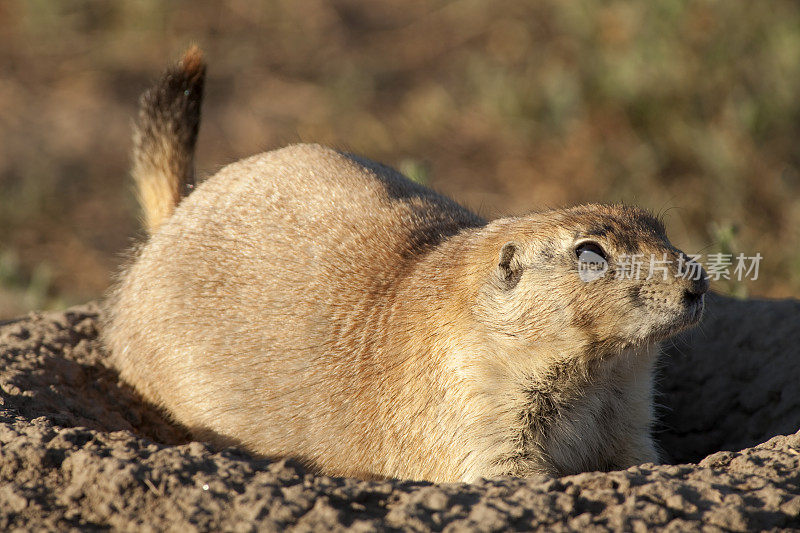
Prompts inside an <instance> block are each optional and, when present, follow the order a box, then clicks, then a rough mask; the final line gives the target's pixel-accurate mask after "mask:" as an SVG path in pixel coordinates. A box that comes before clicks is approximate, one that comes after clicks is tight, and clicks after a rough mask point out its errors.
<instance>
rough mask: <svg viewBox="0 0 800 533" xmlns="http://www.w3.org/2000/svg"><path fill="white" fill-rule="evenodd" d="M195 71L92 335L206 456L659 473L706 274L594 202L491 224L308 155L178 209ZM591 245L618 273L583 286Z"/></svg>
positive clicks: (147, 157)
mask: <svg viewBox="0 0 800 533" xmlns="http://www.w3.org/2000/svg"><path fill="white" fill-rule="evenodd" d="M203 72H204V65H203V62H202V59H201V57H200V55H199V51H197V50H190V51H189V52H188V53H187V55H186V56H185V57H184V59H183V61H182V62H181V63H180V64H179V65H178V67H176V68H173V69H172V70H170V71H168V73H167V74H166V75H165V76H164V77H163V78H162V79H161V81H160V82H159V83H158V84H157V85H156V86H155V87H153V88H152V89H151V90H150V91H149V92H148V93H146V94H145V96H144V97H143V99H142V111H141V113H140V116H139V122H138V125H137V128H136V134H135V138H136V143H135V151H134V165H133V168H134V178H135V181H136V183H137V185H138V190H139V194H140V198H141V199H142V205H143V209H144V219H145V222H146V226H147V228H148V231H149V233H150V235H149V239H148V240H147V242H146V243H144V244H143V245H142V246H141V247H140V249H139V250H138V252H137V256H136V258H135V260H134V261H133V262H132V264H131V265H130V266H129V267H128V268H127V269H126V270H125V272H124V273H123V274H122V275H121V276H120V279H119V282H118V284H117V286H116V287H115V289H114V291H113V294H112V295H111V296H110V298H109V300H108V303H107V319H106V320H107V322H106V324H105V326H104V328H103V335H104V340H105V343H106V346H107V347H108V349H109V350H110V352H111V354H112V360H113V361H114V363H115V365H116V366H117V367H118V369H119V371H120V374H121V376H122V378H123V379H124V380H126V381H128V382H129V383H131V384H132V385H133V386H134V387H136V388H137V389H138V390H139V391H140V392H141V393H142V394H143V396H144V397H145V398H147V399H148V400H150V401H152V402H154V403H155V404H157V405H160V406H161V407H162V408H163V409H164V410H165V411H166V412H167V413H169V415H170V416H172V417H173V418H174V419H175V420H176V421H178V422H180V423H182V424H183V425H185V426H187V427H188V428H189V429H190V430H191V431H192V433H193V434H194V435H195V436H196V437H197V438H200V439H204V440H207V441H210V442H212V443H215V444H218V445H223V446H224V445H236V446H240V447H243V448H245V449H247V450H249V451H251V452H252V453H254V454H257V455H261V456H267V457H282V456H291V457H294V458H297V459H299V460H301V461H303V462H305V463H306V464H307V465H309V467H311V468H313V469H314V470H316V471H318V472H320V473H324V474H328V475H337V476H357V477H362V478H385V477H397V478H405V479H416V480H430V481H435V482H449V481H472V480H475V479H478V478H480V477H492V476H499V475H515V476H526V475H533V474H538V473H543V474H548V475H565V474H571V473H577V472H581V471H588V470H609V469H620V468H627V467H629V466H631V465H635V464H639V463H643V462H656V461H657V460H658V454H657V452H656V449H655V447H654V444H653V441H652V439H651V436H650V425H651V420H652V410H653V408H652V384H651V374H652V367H653V363H654V360H655V358H656V356H657V350H658V341H660V340H662V339H664V338H666V337H668V336H670V335H672V334H674V333H676V332H677V331H679V330H681V329H683V328H685V327H688V326H691V325H693V324H694V323H696V322H697V320H699V317H700V315H701V313H702V309H703V295H704V293H705V292H706V290H707V289H708V282H707V281H706V279H705V274H704V273H702V276H700V279H696V280H692V279H685V278H682V277H678V276H677V275H676V274H677V270H676V269H677V268H678V267H677V264H678V261H679V259H680V260H683V259H685V256H684V255H683V253H682V252H681V251H679V250H678V249H676V248H675V247H673V246H672V245H671V244H670V242H669V240H668V239H667V237H666V235H665V231H664V227H663V225H662V224H661V222H660V221H659V220H657V219H656V218H654V217H653V216H651V215H650V214H648V213H647V212H645V211H643V210H641V209H638V208H636V207H631V206H625V205H598V204H592V205H582V206H578V207H572V208H566V209H557V210H552V211H545V212H538V213H533V214H530V215H528V216H524V217H510V218H502V219H499V220H493V221H490V222H487V221H485V220H483V219H482V218H481V217H479V216H477V215H476V214H474V213H472V212H470V211H469V210H467V209H465V208H463V207H461V206H460V205H458V204H457V203H455V202H453V201H452V200H450V199H448V198H445V197H443V196H441V195H439V194H437V193H435V192H433V191H431V190H429V189H427V188H426V187H423V186H422V185H419V184H417V183H414V182H412V181H410V180H408V179H407V178H405V177H404V176H402V175H401V174H399V173H398V172H396V171H395V170H393V169H391V168H389V167H387V166H384V165H381V164H378V163H375V162H372V161H369V160H367V159H363V158H361V157H357V156H354V155H351V154H347V153H343V152H339V151H336V150H332V149H329V148H325V147H322V146H318V145H308V144H301V145H294V146H289V147H286V148H283V149H279V150H275V151H272V152H268V153H263V154H260V155H255V156H253V157H250V158H247V159H244V160H241V161H239V162H236V163H233V164H231V165H228V166H226V167H225V168H223V169H222V170H221V171H219V172H218V173H217V174H216V175H214V176H213V177H211V178H209V179H208V180H206V181H205V182H203V183H202V184H200V185H199V186H198V187H197V188H196V189H195V190H194V191H193V192H191V194H189V195H188V196H186V197H185V198H183V199H182V200H181V197H182V196H183V195H184V193H185V192H186V191H187V190H188V188H189V187H188V185H189V184H190V183H191V179H192V175H193V172H192V170H191V160H192V153H193V150H194V139H195V136H196V131H197V123H198V119H199V104H200V98H201V87H202V79H203ZM173 209H174V213H173ZM587 251H589V252H592V253H593V254H595V255H597V256H601V257H603V258H604V259H607V261H608V271H607V272H606V274H605V275H604V276H601V277H599V278H598V279H594V280H592V281H583V279H582V277H581V276H580V275H579V268H578V266H579V260H578V258H579V256H580V255H581V254H583V253H585V252H587ZM632 254H643V256H645V257H650V254H654V255H655V257H657V258H659V259H662V258H665V259H667V260H671V263H670V265H669V267H668V274H669V275H664V276H661V275H658V276H652V277H650V278H649V279H646V278H647V276H646V275H642V276H636V277H634V276H630V277H625V276H617V275H615V273H619V266H618V265H617V263H618V262H619V260H620V259H621V258H622V257H623V256H626V255H632ZM645 274H646V272H645ZM665 274H666V272H665Z"/></svg>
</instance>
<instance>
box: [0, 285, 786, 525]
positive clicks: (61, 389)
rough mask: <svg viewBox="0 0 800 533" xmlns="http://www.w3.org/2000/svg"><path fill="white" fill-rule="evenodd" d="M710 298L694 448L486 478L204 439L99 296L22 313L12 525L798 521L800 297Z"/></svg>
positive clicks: (5, 476) (667, 381)
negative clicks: (102, 327)
mask: <svg viewBox="0 0 800 533" xmlns="http://www.w3.org/2000/svg"><path fill="white" fill-rule="evenodd" d="M709 308H710V312H709V313H708V317H707V318H706V320H704V322H703V325H702V327H701V328H700V329H699V330H697V331H696V332H694V333H692V334H690V335H687V336H684V337H683V338H681V339H678V340H677V341H676V342H675V343H674V344H673V346H670V347H668V348H667V354H666V356H665V357H664V359H663V366H662V369H661V377H660V382H661V383H660V390H661V391H662V395H661V397H660V403H661V404H662V417H661V418H662V426H661V427H660V428H659V440H660V442H661V445H662V447H663V448H664V450H665V451H666V452H667V453H668V454H669V456H670V457H671V458H672V459H673V460H674V461H679V462H686V463H689V464H679V465H662V466H653V465H642V466H638V467H634V468H630V469H628V470H626V471H621V472H611V473H596V472H595V473H587V474H581V475H577V476H569V477H564V478H560V479H548V478H544V477H540V478H533V479H496V480H486V481H482V482H479V483H476V484H472V485H463V484H447V485H434V484H429V483H411V482H400V481H385V482H365V481H360V480H355V479H344V478H330V477H325V476H316V475H313V474H310V473H308V472H306V471H305V470H304V469H303V468H302V467H301V466H300V465H298V464H296V463H294V462H292V461H277V462H276V461H267V460H257V459H253V458H251V457H250V456H248V455H247V454H245V453H242V452H240V451H237V450H234V449H226V450H214V449H212V448H210V447H209V446H207V445H205V444H201V443H198V442H190V440H189V438H188V437H187V435H186V433H185V432H184V431H182V430H181V429H180V428H177V427H175V426H174V425H172V424H170V423H169V422H168V421H167V420H165V419H164V418H163V417H162V416H161V415H160V414H159V412H158V410H156V409H154V408H153V407H152V406H148V405H146V404H144V403H143V402H142V401H141V400H140V399H139V398H138V397H137V395H136V394H135V393H134V392H133V391H131V390H130V389H129V388H127V387H126V386H124V385H122V384H120V383H119V382H118V380H117V376H116V374H115V372H114V371H113V370H111V369H109V368H107V367H106V366H104V360H105V355H104V353H103V352H102V350H101V349H100V348H99V344H98V342H97V329H96V328H97V326H96V324H97V315H98V310H97V308H96V307H95V306H93V305H87V306H81V307H76V308H73V309H71V310H69V311H67V312H66V313H50V314H45V315H31V316H29V317H26V318H22V319H19V320H15V321H10V322H7V323H4V324H1V325H0V529H2V530H8V529H13V528H16V527H21V528H24V529H40V528H48V529H56V528H57V529H66V528H80V529H91V528H105V527H109V526H111V527H114V528H117V529H123V530H134V529H135V530H164V529H176V530H177V529H180V530H191V529H202V530H236V531H249V530H254V529H280V528H283V527H286V526H290V525H291V526H296V527H297V528H298V529H303V530H309V529H317V528H324V529H345V528H347V529H352V530H365V531H366V530H373V529H375V528H383V529H395V528H401V529H412V530H423V531H424V530H429V529H437V530H438V529H455V528H459V529H461V528H472V529H476V530H503V529H509V528H513V529H524V530H535V529H546V530H554V529H555V530H558V529H585V528H586V527H588V526H594V527H595V528H598V527H599V528H600V529H602V528H614V529H622V528H624V529H633V530H639V529H642V530H643V529H644V528H645V527H667V528H670V529H674V530H676V531H677V530H683V529H687V528H698V527H700V526H705V527H707V528H709V529H711V530H735V531H744V530H750V529H756V528H797V527H800V432H797V430H798V429H800V387H798V386H797V383H799V382H800V328H798V317H800V302H795V301H757V300H750V301H743V302H739V301H733V300H728V299H723V298H713V299H712V300H711V301H710V304H709ZM781 435H783V436H781ZM772 437H774V438H772ZM736 450H741V451H736Z"/></svg>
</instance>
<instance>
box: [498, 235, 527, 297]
mask: <svg viewBox="0 0 800 533" xmlns="http://www.w3.org/2000/svg"><path fill="white" fill-rule="evenodd" d="M518 251H519V250H518V246H517V243H515V242H507V243H505V244H504V245H503V248H502V249H501V250H500V261H499V263H498V265H497V266H498V269H499V273H500V279H501V281H502V282H503V284H504V286H505V288H506V289H512V288H514V286H516V284H517V282H519V278H521V277H522V265H521V264H520V262H519V253H518Z"/></svg>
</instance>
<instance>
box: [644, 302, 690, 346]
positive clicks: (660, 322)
mask: <svg viewBox="0 0 800 533" xmlns="http://www.w3.org/2000/svg"><path fill="white" fill-rule="evenodd" d="M704 308H705V296H704V295H700V296H699V297H697V298H693V299H691V300H690V301H689V300H685V301H684V302H683V303H682V305H681V306H680V307H678V308H677V309H676V308H674V307H651V308H650V309H649V311H648V314H649V315H650V317H651V320H650V321H645V323H643V324H641V326H642V327H641V328H640V329H639V332H640V336H639V339H640V342H642V343H648V342H659V341H663V340H665V339H667V338H669V337H671V336H673V335H675V334H677V333H680V332H681V331H683V330H685V329H687V328H690V327H692V326H694V325H695V324H697V323H698V322H699V321H700V318H701V317H702V316H703V309H704ZM648 322H649V323H648ZM648 326H649V327H648Z"/></svg>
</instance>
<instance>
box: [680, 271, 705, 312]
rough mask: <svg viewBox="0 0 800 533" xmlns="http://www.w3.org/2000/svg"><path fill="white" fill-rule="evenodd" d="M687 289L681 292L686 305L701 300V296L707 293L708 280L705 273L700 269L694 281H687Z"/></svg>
mask: <svg viewBox="0 0 800 533" xmlns="http://www.w3.org/2000/svg"><path fill="white" fill-rule="evenodd" d="M686 281H687V282H688V287H686V288H685V289H684V291H683V298H684V300H685V301H686V303H687V304H693V303H695V302H697V301H698V300H700V299H702V298H703V295H704V294H705V293H706V292H708V286H709V283H708V278H707V277H706V271H705V270H703V269H700V272H699V275H698V276H697V277H696V278H694V279H687V280H686Z"/></svg>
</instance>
